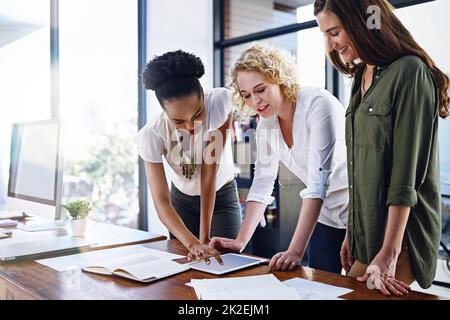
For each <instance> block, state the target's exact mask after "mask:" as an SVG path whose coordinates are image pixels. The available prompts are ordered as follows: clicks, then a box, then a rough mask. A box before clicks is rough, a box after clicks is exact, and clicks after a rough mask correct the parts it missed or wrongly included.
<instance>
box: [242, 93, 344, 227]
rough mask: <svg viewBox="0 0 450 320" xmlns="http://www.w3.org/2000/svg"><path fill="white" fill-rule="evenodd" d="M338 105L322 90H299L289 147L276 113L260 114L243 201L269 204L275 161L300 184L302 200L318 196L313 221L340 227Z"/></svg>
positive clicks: (340, 115)
mask: <svg viewBox="0 0 450 320" xmlns="http://www.w3.org/2000/svg"><path fill="white" fill-rule="evenodd" d="M344 117H345V115H344V108H343V106H342V105H341V104H340V103H339V101H338V100H337V99H336V98H335V97H334V96H333V95H332V94H331V93H329V92H328V91H326V90H325V89H321V88H312V87H305V88H303V87H302V88H301V90H300V93H299V95H298V98H297V106H296V109H295V113H294V120H293V121H294V122H293V141H294V143H293V145H292V148H289V147H288V146H287V144H286V143H285V141H284V139H283V136H282V134H281V130H280V125H279V123H278V117H277V116H276V115H274V116H272V117H270V118H267V119H263V118H261V119H260V121H259V123H258V127H257V130H256V136H257V159H256V162H255V174H254V179H253V183H252V186H251V188H250V191H249V195H248V197H247V201H256V202H261V203H265V204H270V203H272V201H273V197H272V196H271V194H272V191H273V187H274V183H275V179H276V178H277V174H278V168H279V162H280V161H282V162H283V164H284V165H285V166H286V167H287V168H288V169H289V170H290V173H289V174H295V175H296V176H297V177H298V178H299V179H300V180H301V181H302V182H303V184H305V186H306V188H305V189H303V190H302V191H301V192H300V196H301V197H302V198H303V199H308V198H314V199H322V200H323V205H322V209H321V211H320V215H319V220H318V221H319V222H320V223H322V224H325V225H327V226H331V227H335V228H340V229H343V228H346V226H347V217H348V199H349V196H348V180H347V167H346V165H347V164H346V149H345V121H344Z"/></svg>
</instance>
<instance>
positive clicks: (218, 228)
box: [170, 180, 242, 239]
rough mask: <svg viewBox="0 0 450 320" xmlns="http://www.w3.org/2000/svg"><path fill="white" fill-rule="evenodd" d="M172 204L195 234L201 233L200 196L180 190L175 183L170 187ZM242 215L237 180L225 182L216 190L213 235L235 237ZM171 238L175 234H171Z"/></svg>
mask: <svg viewBox="0 0 450 320" xmlns="http://www.w3.org/2000/svg"><path fill="white" fill-rule="evenodd" d="M170 198H171V200H172V205H173V207H174V208H175V210H176V211H177V213H178V214H179V215H180V217H181V219H182V220H183V222H184V224H185V225H186V227H187V228H188V229H189V231H190V232H192V234H193V235H195V236H196V237H199V233H200V196H190V195H187V194H185V193H183V192H181V191H180V190H178V189H177V188H176V187H175V185H174V184H172V186H171V189H170ZM241 222H242V217H241V211H240V205H239V199H238V193H237V185H236V181H235V180H233V181H231V182H228V183H227V184H225V185H224V186H223V187H222V188H220V189H219V190H218V191H217V192H216V203H215V205H214V212H213V216H212V222H211V237H215V236H216V237H226V238H232V239H235V238H236V236H237V234H238V232H239V228H240V226H241ZM170 238H171V239H173V238H174V236H173V235H172V234H170Z"/></svg>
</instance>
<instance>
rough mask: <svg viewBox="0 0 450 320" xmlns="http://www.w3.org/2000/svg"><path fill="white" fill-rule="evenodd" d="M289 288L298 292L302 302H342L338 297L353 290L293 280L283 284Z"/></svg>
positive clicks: (299, 279)
mask: <svg viewBox="0 0 450 320" xmlns="http://www.w3.org/2000/svg"><path fill="white" fill-rule="evenodd" d="M283 283H284V284H285V285H287V286H288V287H291V288H294V289H295V290H297V293H298V294H299V296H300V298H301V299H302V300H340V299H339V298H338V297H339V296H343V295H344V294H347V293H350V292H352V291H353V290H352V289H347V288H342V287H336V286H331V285H329V284H325V283H321V282H316V281H311V280H305V279H301V278H293V279H289V280H286V281H284V282H283Z"/></svg>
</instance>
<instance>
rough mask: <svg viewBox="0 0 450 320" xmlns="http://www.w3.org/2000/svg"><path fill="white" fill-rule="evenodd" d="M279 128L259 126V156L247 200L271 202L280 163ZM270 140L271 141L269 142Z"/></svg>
mask: <svg viewBox="0 0 450 320" xmlns="http://www.w3.org/2000/svg"><path fill="white" fill-rule="evenodd" d="M278 137H279V130H278V129H267V128H265V127H263V126H258V129H257V133H256V142H257V157H256V161H255V172H254V173H255V174H254V178H253V182H252V186H251V187H250V191H249V194H248V196H247V201H255V202H260V203H265V204H267V205H269V204H271V203H272V202H273V200H274V197H272V192H273V187H274V184H275V179H276V178H277V175H278V163H279V156H278V154H279V139H278ZM269 142H270V143H269Z"/></svg>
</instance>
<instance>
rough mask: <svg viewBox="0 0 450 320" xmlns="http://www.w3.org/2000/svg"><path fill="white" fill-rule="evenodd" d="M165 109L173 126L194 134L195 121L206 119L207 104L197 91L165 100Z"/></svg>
mask: <svg viewBox="0 0 450 320" xmlns="http://www.w3.org/2000/svg"><path fill="white" fill-rule="evenodd" d="M163 107H164V110H165V112H166V114H167V116H168V117H169V119H170V121H171V123H172V124H173V126H174V127H175V128H177V129H185V130H188V131H189V132H190V133H191V134H194V124H195V122H197V121H199V122H203V120H204V119H205V104H204V102H203V99H202V98H200V97H199V96H198V94H197V93H193V94H190V95H188V96H184V97H179V98H174V99H170V100H165V101H164V106H163Z"/></svg>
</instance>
